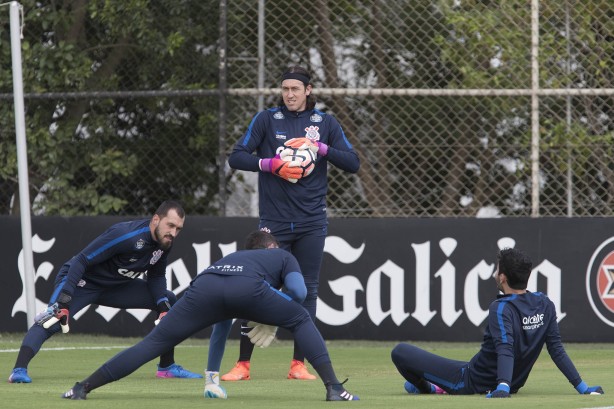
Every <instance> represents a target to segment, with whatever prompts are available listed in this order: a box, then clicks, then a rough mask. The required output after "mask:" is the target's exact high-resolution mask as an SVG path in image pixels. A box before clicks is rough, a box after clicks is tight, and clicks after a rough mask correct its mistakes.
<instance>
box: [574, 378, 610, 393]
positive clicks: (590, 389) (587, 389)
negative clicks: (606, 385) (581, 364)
mask: <svg viewBox="0 0 614 409" xmlns="http://www.w3.org/2000/svg"><path fill="white" fill-rule="evenodd" d="M576 390H577V391H578V393H579V394H581V395H603V394H604V392H603V388H602V387H601V386H588V385H587V384H586V382H584V381H582V382H580V384H579V385H578V386H576Z"/></svg>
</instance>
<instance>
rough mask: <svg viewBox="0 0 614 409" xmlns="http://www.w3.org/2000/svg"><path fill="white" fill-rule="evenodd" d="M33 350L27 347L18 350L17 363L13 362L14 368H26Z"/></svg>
mask: <svg viewBox="0 0 614 409" xmlns="http://www.w3.org/2000/svg"><path fill="white" fill-rule="evenodd" d="M34 355H36V354H35V353H34V350H33V349H32V348H30V347H27V346H22V347H21V348H19V354H18V355H17V361H15V368H27V367H28V364H29V363H30V361H31V360H32V358H34Z"/></svg>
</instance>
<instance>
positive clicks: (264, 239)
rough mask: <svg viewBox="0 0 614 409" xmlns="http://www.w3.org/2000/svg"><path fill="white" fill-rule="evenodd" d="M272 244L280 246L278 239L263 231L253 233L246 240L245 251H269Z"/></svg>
mask: <svg viewBox="0 0 614 409" xmlns="http://www.w3.org/2000/svg"><path fill="white" fill-rule="evenodd" d="M271 244H275V245H276V246H279V243H278V242H277V239H276V238H275V237H274V236H273V235H272V234H271V233H267V232H265V231H262V230H256V231H253V232H251V233H250V234H248V235H247V237H246V238H245V249H246V250H254V249H267V248H269V246H270V245H271Z"/></svg>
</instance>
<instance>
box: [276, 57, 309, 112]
mask: <svg viewBox="0 0 614 409" xmlns="http://www.w3.org/2000/svg"><path fill="white" fill-rule="evenodd" d="M289 74H297V75H299V76H301V77H306V78H307V80H308V83H307V84H305V82H304V81H302V80H300V81H301V82H303V84H304V85H305V87H307V85H310V84H311V74H309V71H307V70H306V69H305V68H303V67H300V66H298V65H293V66H291V67H288V68H287V69H286V70H285V71H284V72H283V74H282V75H281V78H282V81H283V79H284V77H286V76H288V75H289ZM283 105H284V98H283V97H280V98H279V106H283ZM315 107H316V96H315V95H313V91H312V92H311V94H309V95H307V105H306V106H305V109H306V110H307V111H311V110H312V109H314V108H315Z"/></svg>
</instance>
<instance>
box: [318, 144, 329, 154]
mask: <svg viewBox="0 0 614 409" xmlns="http://www.w3.org/2000/svg"><path fill="white" fill-rule="evenodd" d="M316 143H317V144H318V152H317V153H318V156H326V155H328V145H327V144H325V143H324V142H316Z"/></svg>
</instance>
